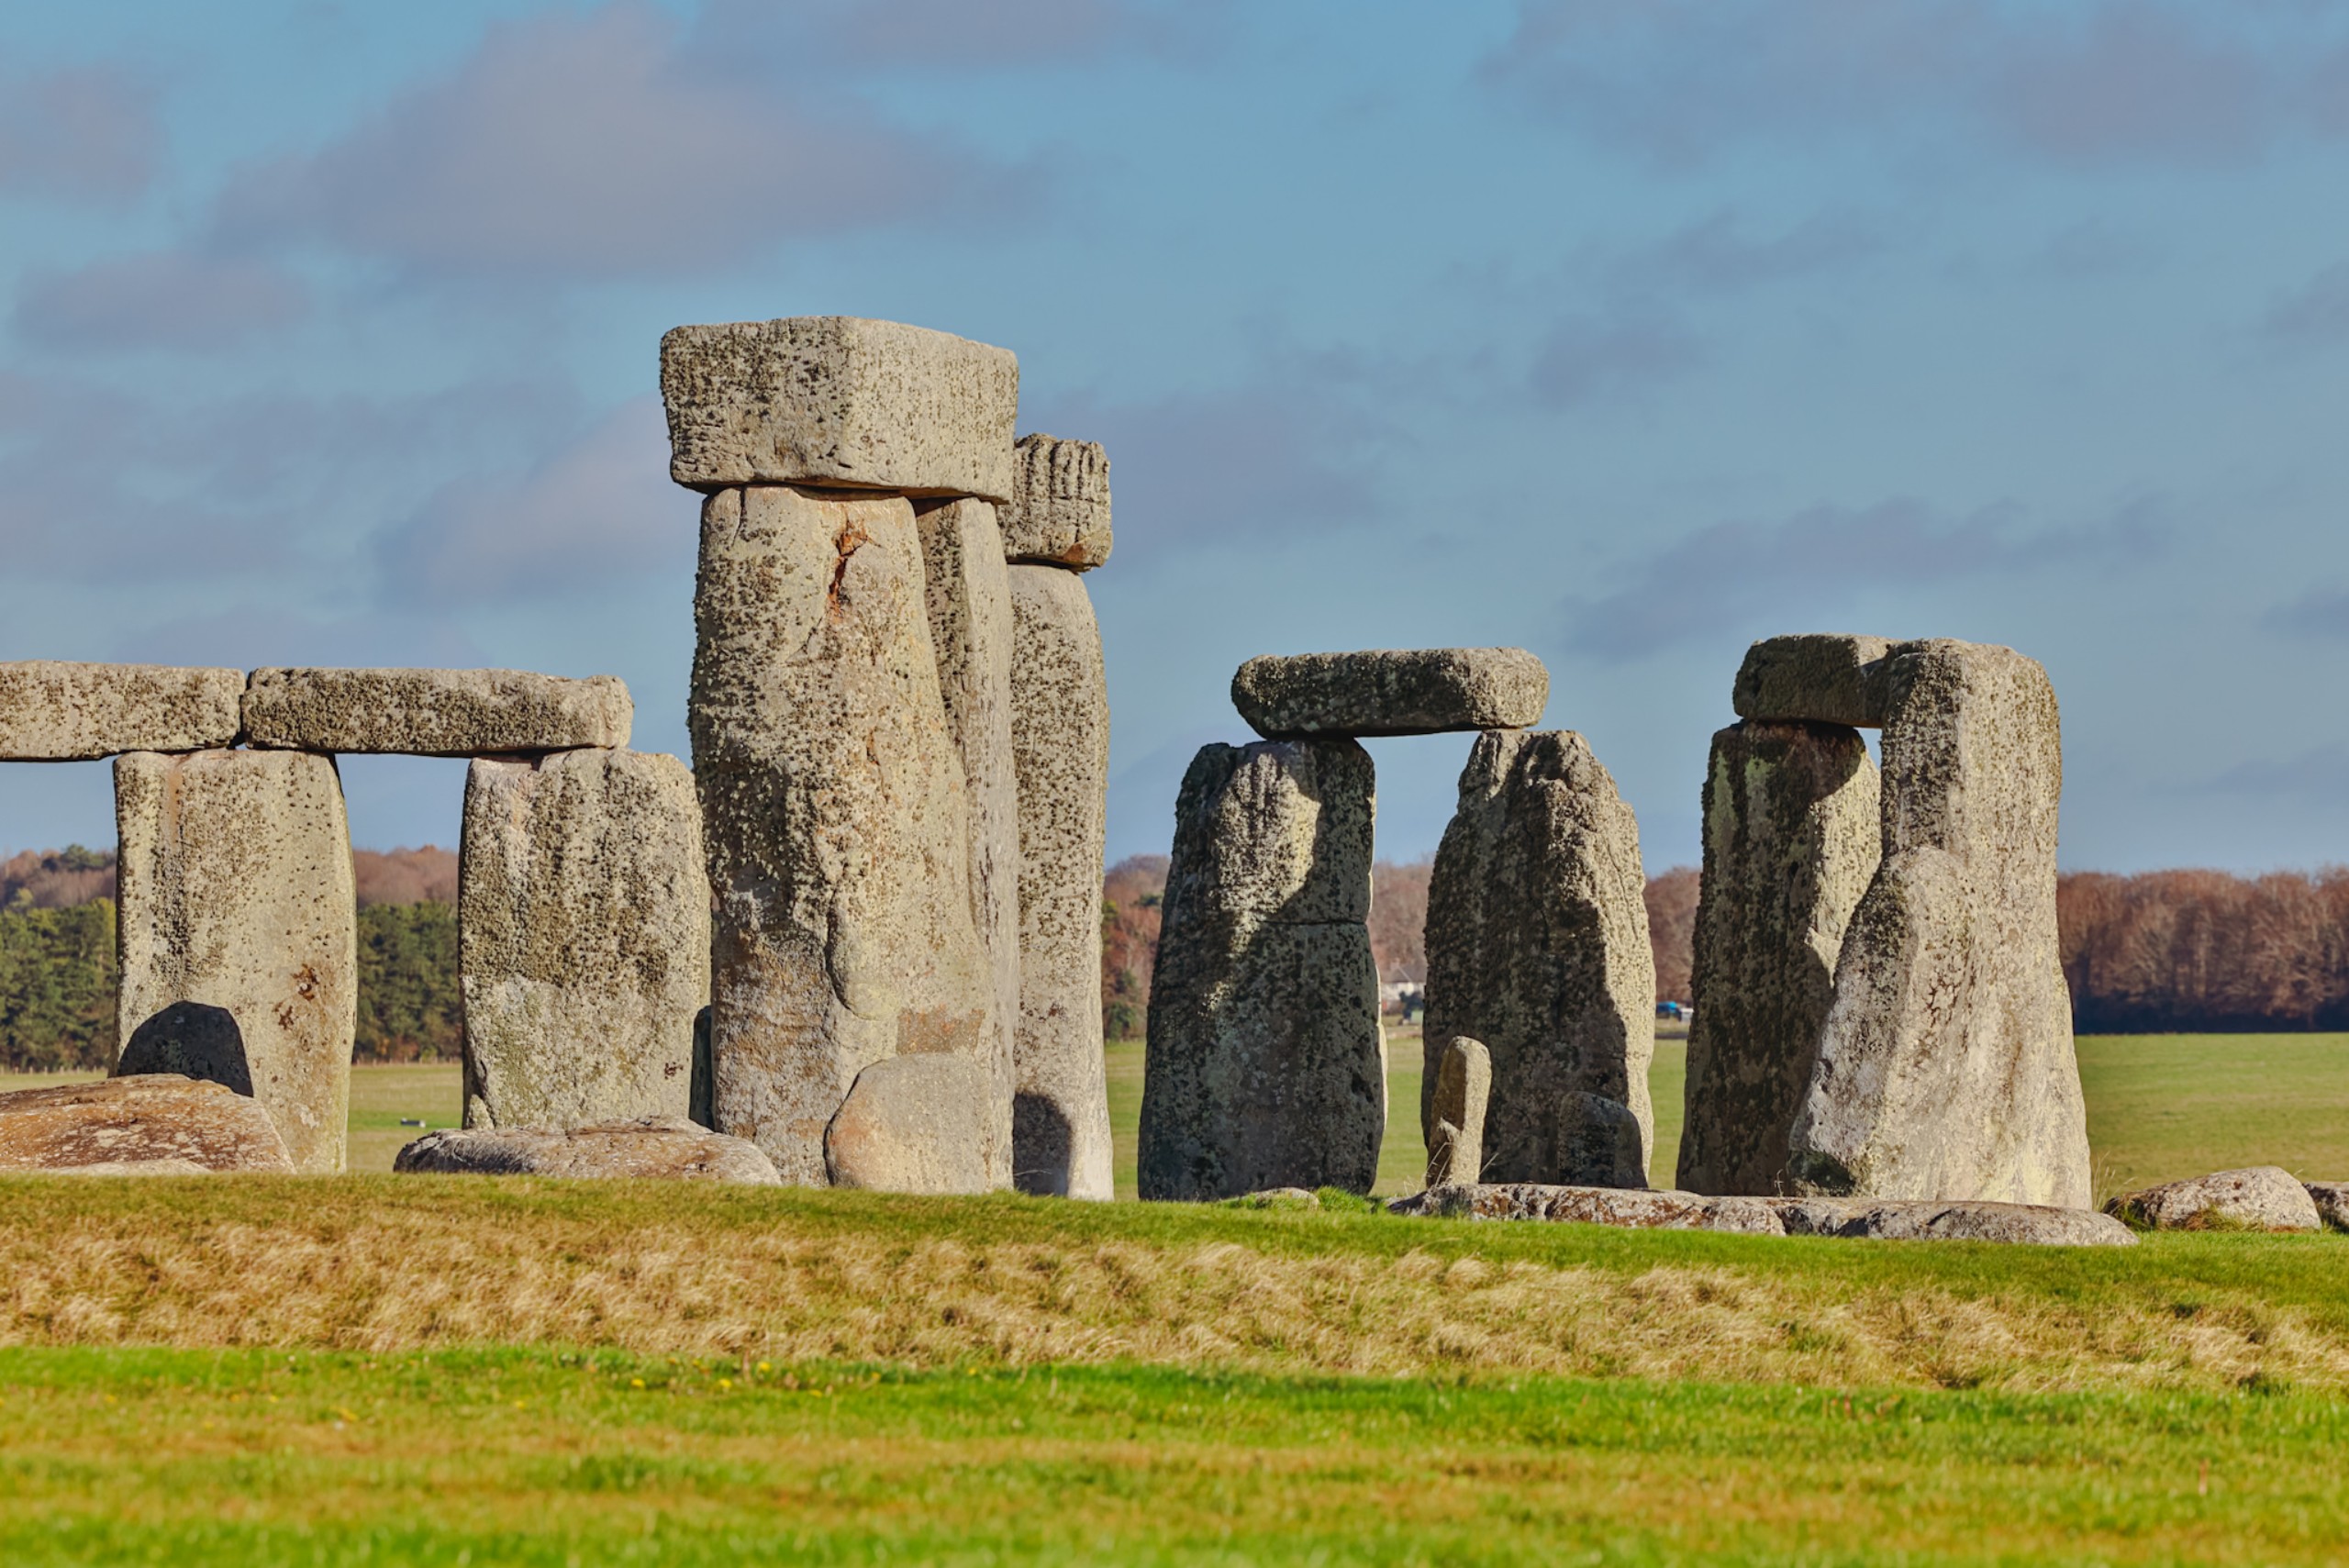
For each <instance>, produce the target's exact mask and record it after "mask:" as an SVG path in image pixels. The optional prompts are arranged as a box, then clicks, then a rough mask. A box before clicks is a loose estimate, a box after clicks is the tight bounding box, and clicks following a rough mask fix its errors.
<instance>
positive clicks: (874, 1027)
mask: <svg viewBox="0 0 2349 1568" xmlns="http://www.w3.org/2000/svg"><path fill="white" fill-rule="evenodd" d="M1007 446H1008V441H1007ZM926 592H927V589H926V582H925V573H924V567H923V562H922V551H921V544H920V539H919V537H918V531H917V529H916V528H915V523H914V512H913V506H912V504H911V503H910V502H908V501H906V500H904V499H902V498H899V497H881V496H875V497H873V498H870V499H857V498H843V497H840V496H828V495H813V494H810V493H808V492H806V491H802V490H796V489H791V488H788V487H771V486H770V487H757V488H751V489H747V490H723V491H719V492H718V494H716V495H712V496H710V497H709V499H708V501H707V503H706V504H705V505H704V506H703V509H702V550H701V574H700V580H699V584H698V586H697V589H696V596H695V601H694V613H695V619H696V625H697V627H698V628H699V632H700V639H699V643H698V645H697V647H696V651H695V656H694V684H693V699H692V706H691V720H692V728H693V740H694V775H695V782H696V784H697V785H698V786H699V789H700V793H701V801H702V825H703V832H704V835H705V838H706V840H707V848H708V855H709V866H710V882H711V885H712V888H713V891H714V893H715V895H716V899H717V919H716V935H715V944H714V951H713V957H712V963H711V1043H710V1052H711V1063H712V1069H713V1074H714V1078H715V1095H714V1103H715V1107H716V1112H717V1118H718V1126H719V1127H720V1128H721V1129H724V1130H726V1131H728V1132H729V1133H734V1134H737V1135H739V1136H741V1137H745V1138H749V1139H751V1140H753V1141H754V1142H756V1143H757V1144H758V1145H759V1147H760V1148H762V1149H763V1150H765V1151H766V1152H767V1154H768V1156H769V1158H771V1159H773V1160H774V1162H775V1167H776V1169H777V1170H779V1171H781V1172H782V1173H783V1176H784V1179H785V1181H788V1182H795V1183H801V1184H815V1185H820V1184H824V1183H825V1182H826V1181H827V1180H828V1179H829V1178H828V1176H827V1175H826V1172H825V1165H824V1129H825V1128H826V1127H827V1126H828V1125H829V1123H830V1122H831V1119H832V1116H833V1113H834V1112H836V1111H838V1110H839V1109H840V1108H841V1102H842V1101H843V1100H845V1099H847V1098H848V1094H849V1088H850V1086H851V1085H852V1084H854V1083H855V1082H856V1078H857V1074H859V1073H863V1071H864V1070H865V1069H866V1068H868V1067H870V1066H872V1065H873V1064H874V1062H881V1061H885V1060H886V1059H888V1058H890V1057H892V1056H896V1055H900V1054H906V1053H913V1052H920V1051H939V1052H946V1053H954V1054H960V1055H964V1056H968V1057H971V1058H973V1059H974V1061H979V1062H985V1061H987V1060H988V1059H989V1055H990V1052H991V1051H993V1049H994V1044H993V1042H994V1041H995V1040H996V1039H997V1036H996V1024H995V1009H996V990H995V987H996V975H995V972H994V969H993V967H992V966H991V964H990V963H989V962H988V958H987V953H986V949H985V944H984V943H983V942H982V941H981V940H980V939H979V934H978V931H977V929H976V928H975V927H974V923H973V921H972V917H971V909H972V901H971V892H970V874H971V851H970V822H971V813H970V803H969V792H968V789H967V787H966V785H965V784H964V781H963V761H962V758H961V756H960V755H959V753H958V752H957V751H956V750H955V747H954V741H953V737H952V734H951V733H950V731H949V729H948V726H947V720H946V707H945V700H944V698H943V696H942V695H941V692H940V689H939V677H938V660H937V656H936V652H935V650H934V649H933V647H932V644H931V641H930V617H929V611H928V607H927V602H926ZM988 1169H989V1171H990V1173H991V1174H990V1180H991V1182H993V1183H994V1184H997V1185H1008V1184H1009V1183H1010V1151H1009V1150H1008V1148H1007V1149H999V1150H991V1151H988Z"/></svg>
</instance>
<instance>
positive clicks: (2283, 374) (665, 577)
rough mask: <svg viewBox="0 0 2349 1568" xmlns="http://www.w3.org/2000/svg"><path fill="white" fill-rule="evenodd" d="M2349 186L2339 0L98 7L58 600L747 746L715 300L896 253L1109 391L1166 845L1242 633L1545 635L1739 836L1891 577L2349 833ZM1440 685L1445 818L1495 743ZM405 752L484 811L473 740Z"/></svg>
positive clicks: (1311, 641)
mask: <svg viewBox="0 0 2349 1568" xmlns="http://www.w3.org/2000/svg"><path fill="white" fill-rule="evenodd" d="M2344 190H2349V6H2342V5H2338V4H2331V3H2326V0H2230V4H2228V5H2226V6H2213V5H2210V4H2208V3H2207V0H2195V3H2183V0H2180V3H2165V0H2079V3H2074V4H2065V3H2060V0H2038V3H2034V4H2028V5H2025V4H2001V3H1999V0H1899V3H1887V0H1443V3H1442V4H1440V5H1439V4H1434V3H1432V0H1430V3H1423V4H1377V3H1374V0H1183V3H1179V4H1175V3H1168V4H1158V3H1152V0H996V3H994V4H985V5H982V4H973V3H969V0H869V3H859V0H708V3H706V4H699V5H696V4H689V3H685V0H676V3H673V4H659V3H655V0H618V3H613V4H588V5H547V4H544V3H543V0H478V3H473V4H464V5H459V4H453V3H450V0H404V3H403V4H401V5H399V6H382V5H340V4H301V3H291V0H286V3H272V0H216V3H214V4H210V5H206V6H186V5H184V4H178V3H172V4H160V3H159V4H137V3H128V0H74V3H72V4H70V5H69V4H64V3H62V0H28V3H26V4H20V5H15V6H7V7H5V8H0V584H5V599H0V603H5V605H6V613H5V617H0V659H33V658H51V659H84V660H128V661H141V662H168V663H224V664H235V665H241V666H246V667H251V666H257V665H263V664H441V665H475V664H485V665H499V666H508V667H517V668H524V669H533V670H541V671H547V672H550V673H562V674H574V675H586V674H593V673H613V674H618V675H620V676H622V677H624V678H625V679H626V680H627V681H628V683H629V687H630V689H631V691H632V692H633V693H634V695H635V698H636V704H637V724H636V744H637V745H638V746H639V747H640V748H642V749H646V750H655V751H675V752H678V753H680V754H684V753H685V752H686V751H687V745H686V740H685V698H686V682H687V673H688V666H689V662H690V658H691V652H692V637H693V632H692V594H693V570H694V557H695V551H696V498H695V497H694V496H693V495H691V494H689V493H688V492H685V491H683V490H680V489H678V488H676V487H675V486H674V485H672V484H670V483H669V482H668V479H667V475H666V463H667V450H666V441H665V438H664V434H663V429H662V420H661V413H660V406H659V401H658V396H657V390H656V364H657V347H658V343H659V339H660V336H661V334H662V331H664V330H665V329H666V328H670V327H672V326H674V325H677V324H679V323H681V322H707V321H727V320H743V319H756V318H764V317H781V316H801V315H853V316H867V317H885V318H889V319H894V320H900V321H908V322H914V323H917V324H919V325H921V326H925V327H934V328H942V329H945V330H948V331H952V332H956V333H960V334H962V335H963V336H966V337H971V338H975V339H981V340H984V341H985V342H989V343H995V344H999V345H1002V346H1004V347H1006V348H1008V349H1011V350H1014V351H1016V352H1017V353H1018V355H1019V361H1020V368H1021V410H1020V428H1021V429H1022V430H1023V431H1025V430H1047V431H1051V432H1052V433H1053V434H1056V435H1060V436H1063V437H1081V438H1085V439H1095V440H1099V441H1101V442H1103V443H1104V444H1105V445H1106V446H1107V448H1108V453H1109V457H1110V462H1111V465H1112V475H1111V477H1112V485H1113V489H1114V492H1115V507H1116V523H1117V541H1118V542H1117V550H1116V553H1115V554H1114V556H1113V557H1112V558H1111V560H1110V561H1109V562H1108V565H1106V566H1105V567H1103V568H1102V569H1101V570H1099V571H1097V572H1095V573H1090V574H1089V576H1088V578H1087V584H1088V585H1089V587H1090V588H1091V590H1092V593H1093V595H1094V603H1095V606H1096V607H1097V611H1098V614H1099V617H1100V620H1101V626H1102V634H1103V639H1104V644H1105V650H1106V654H1107V658H1108V671H1109V684H1110V702H1111V709H1112V714H1113V740H1112V757H1111V780H1110V820H1109V852H1110V855H1111V857H1112V858H1118V857H1121V856H1123V855H1126V854H1131V853H1137V852H1147V851H1163V850H1164V849H1165V847H1166V845H1167V841H1168V840H1169V839H1170V838H1171V836H1172V814H1173V806H1174V799H1175V786H1176V784H1177V782H1178V780H1179V779H1180V776H1181V773H1182V770H1183V767H1184V765H1185V763H1186V762H1187V761H1188V759H1189V757H1190V755H1191V754H1192V752H1193V751H1196V750H1197V748H1198V747H1199V746H1200V745H1202V744H1205V743H1207V742H1208V741H1213V740H1227V741H1239V740H1245V739H1247V738H1248V736H1247V731H1246V728H1245V726H1244V725H1242V724H1241V721H1240V719H1239V717H1238V716H1237V715H1236V714H1235V713H1234V712H1233V711H1232V709H1231V706H1230V700H1229V684H1230V676H1231V673H1232V671H1233V669H1234V668H1235V667H1236V666H1237V665H1238V664H1239V663H1240V662H1241V661H1242V660H1243V659H1246V658H1248V657H1249V656H1251V655H1253V654H1257V653H1265V652H1302V651H1316V650H1327V649H1348V648H1379V647H1426V646H1442V645H1462V644H1464V645H1502V644H1506V645H1517V646H1521V647H1525V648H1529V649H1531V650H1532V651H1534V652H1536V653H1538V654H1539V655H1540V656H1541V657H1542V659H1543V660H1544V661H1545V662H1547V663H1548V666H1549V669H1550V672H1551V697H1550V705H1549V710H1548V713H1547V716H1546V717H1545V720H1544V723H1545V725H1546V726H1548V727H1551V728H1572V729H1577V730H1580V731H1582V732H1583V733H1584V734H1586V736H1588V737H1589V739H1590V741H1591V744H1592V746H1593V748H1594V749H1595V750H1596V751H1597V752H1598V756H1599V758H1600V760H1601V761H1603V762H1605V763H1606V764H1607V765H1608V767H1609V770H1610V771H1611V772H1612V773H1613V774H1614V776H1615V778H1616V780H1617V782H1618V784H1619V785H1620V788H1621V790H1622V792H1623V794H1624V795H1625V797H1626V798H1627V799H1628V800H1629V801H1630V802H1631V805H1632V806H1633V807H1634V808H1635V810H1636V811H1637V813H1638V816H1639V819H1640V823H1641V830H1642V840H1643V850H1644V854H1645V859H1646V862H1647V864H1648V866H1649V868H1650V870H1651V871H1655V870H1660V869H1663V868H1664V867H1666V866H1670V865H1674V864H1680V863H1691V862H1695V861H1696V860H1697V859H1698V855H1699V852H1700V846H1699V842H1698V792H1699V790H1700V788H1701V785H1702V782H1703V776H1704V768H1705V756H1706V747H1707V742H1708V739H1709V736H1710V734H1711V732H1712V731H1713V730H1714V729H1715V728H1719V727H1720V726H1721V725H1724V724H1727V723H1729V722H1731V718H1732V717H1733V716H1732V715H1731V712H1730V707H1729V695H1730V682H1731V676H1732V675H1733V674H1734V673H1735V671H1736V668H1737V664H1738V661H1739V659H1740V657H1741V655H1742V651H1743V650H1744V648H1745V646H1746V644H1747V643H1748V642H1750V641H1751V640H1753V639H1755V638H1759V637H1765V636H1769V635H1773V634H1776V633H1782V632H1790V631H1812V630H1820V631H1856V632H1869V633H1875V634H1878V635H1885V636H1891V637H1929V636H1946V637H1957V638H1965V639H1972V640H1976V641H1984V642H1995V643H2005V644H2008V645H2010V646H2012V647H2015V648H2018V649H2020V650H2021V651H2024V652H2026V653H2028V654H2030V655H2032V657H2034V658H2037V659H2039V660H2041V661H2042V662H2044V664H2045V665H2046V667H2047V669H2048V671H2049V673H2050V675H2051V676H2052V677H2053V679H2054V684H2055V689H2056V692H2057V694H2058V697H2059V699H2060V701H2061V703H2062V707H2063V717H2064V729H2065V762H2066V770H2065V785H2066V787H2065V799H2064V810H2063V835H2062V851H2061V853H2062V860H2063V863H2064V864H2065V867H2067V868H2069V869H2102V870H2113V871H2134V870H2142V869H2148V868H2154V867H2162V866H2175V865H2214V866H2223V867H2230V868H2235V869H2242V870H2258V869H2266V868H2275V867H2305V866H2315V865H2319V864H2324V863H2332V862H2349V703H2344V702H2343V701H2341V700H2339V699H2338V696H2337V694H2338V693H2339V692H2341V690H2342V689H2343V686H2344V684H2349V528H2343V515H2344V508H2349V421H2344V415H2345V414H2349V200H2344V199H2343V193H2344ZM2328 694H2336V695H2328ZM1373 751H1374V753H1375V756H1376V758H1377V762H1378V767H1379V817H1378V831H1379V835H1380V840H1379V841H1380V849H1381V852H1382V853H1384V854H1386V855H1388V856H1391V857H1393V858H1397V859H1409V858H1412V857H1414V856H1417V855H1420V854H1424V853H1427V852H1429V851H1432V850H1433V849H1434V847H1435V845H1436V842H1437V840H1438V839H1439V837H1440V836H1441V834H1442V829H1443V825H1444V822H1445V820H1446V819H1447V818H1448V817H1449V815H1450V812H1451V808H1452V804H1453V789H1454V783H1455V780H1456V777H1457V774H1458V772H1459V769H1460V767H1461V765H1462V763H1463V762H1464V761H1465V759H1466V756H1467V751H1468V739H1467V738H1466V737H1464V736H1457V735H1453V736H1437V737H1430V738H1420V739H1410V740H1386V741H1379V742H1375V743H1374V744H1373ZM344 778H345V783H346V786H347V788H348V791H349V794H350V797H351V818H352V834H353V838H354V840H356V841H357V842H358V843H360V844H361V845H362V847H391V846H394V845H407V844H417V843H425V842H437V843H441V844H452V843H453V842H454V841H455V835H456V818H457V812H458V803H459V799H460V796H461V794H462V763H451V762H419V761H409V760H399V759H358V758H354V759H349V760H346V762H345V763H344ZM112 837H113V826H112V805H111V790H110V788H109V785H108V780H107V775H106V771H105V767H104V765H103V764H89V765H72V766H32V765H26V766H13V767H0V849H9V850H13V849H18V848H24V847H39V846H48V845H55V844H61V843H64V842H67V841H69V840H79V841H83V842H86V843H91V844H104V843H110V842H112Z"/></svg>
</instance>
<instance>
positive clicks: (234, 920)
mask: <svg viewBox="0 0 2349 1568" xmlns="http://www.w3.org/2000/svg"><path fill="white" fill-rule="evenodd" d="M114 787H115V825H116V829H117V834H118V836H119V843H120V846H121V851H120V852H121V860H120V863H119V869H118V871H117V878H118V885H119V889H120V896H121V913H120V921H121V925H120V936H119V942H120V951H121V957H122V989H121V993H120V997H119V1003H118V1010H117V1018H118V1021H119V1028H120V1031H121V1032H120V1035H119V1037H118V1038H119V1039H120V1040H121V1042H122V1043H121V1047H120V1051H119V1054H118V1056H117V1061H116V1063H115V1071H116V1073H118V1074H121V1075H123V1076H129V1075H132V1074H136V1073H186V1074H187V1075H188V1076H189V1077H192V1078H208V1079H210V1080H212V1081H213V1082H215V1083H220V1084H228V1087H230V1088H231V1089H234V1090H236V1091H238V1092H239V1093H240V1094H250V1095H252V1096H253V1097H254V1098H255V1099H257V1100H259V1101H260V1102H261V1106H262V1109H263V1110H265V1111H267V1112H268V1113H269V1117H270V1119H271V1120H272V1121H273V1122H274V1123H276V1125H277V1131H278V1135H279V1136H280V1137H282V1138H283V1139H284V1140H285V1148H286V1152H287V1153H288V1154H290V1155H291V1156H292V1158H293V1161H294V1165H295V1169H296V1170H298V1171H302V1172H304V1173H319V1172H327V1173H331V1172H336V1171H340V1170H341V1169H342V1167H343V1145H344V1140H345V1132H346V1129H347V1127H348V1125H349V1122H350V1119H351V1039H352V1035H353V1033H354V1032H355V1030H356V1029H357V1025H358V968H359V964H358V916H357V912H356V906H355V902H354V893H353V888H352V884H351V828H350V825H349V822H348V821H347V819H346V818H345V817H344V815H343V806H342V784H341V781H340V779H338V778H337V777H336V774H335V769H334V760H333V759H332V758H330V757H321V756H317V755H314V754H312V753H309V752H305V751H197V752H195V753H193V754H191V755H187V756H178V757H167V756H159V755H157V754H155V753H153V752H150V751H135V752H132V753H130V754H129V755H128V756H124V757H117V759H115V764H114Z"/></svg>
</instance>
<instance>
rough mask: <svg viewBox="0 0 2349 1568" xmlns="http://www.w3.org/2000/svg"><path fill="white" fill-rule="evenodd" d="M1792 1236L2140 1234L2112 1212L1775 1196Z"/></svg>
mask: <svg viewBox="0 0 2349 1568" xmlns="http://www.w3.org/2000/svg"><path fill="white" fill-rule="evenodd" d="M1771 1202H1772V1207H1775V1208H1776V1210H1777V1211H1778V1218H1779V1219H1780V1220H1781V1221H1782V1222H1783V1223H1784V1224H1785V1226H1786V1228H1787V1235H1789V1236H1855V1237H1864V1238H1866V1239H1869V1240H1880V1241H2007V1242H2020V1243H2024V1244H2028V1245H2032V1246H2042V1247H2133V1246H2135V1245H2136V1244H2137V1238H2136V1237H2135V1236H2133V1235H2132V1234H2131V1233H2130V1230H2129V1228H2128V1227H2127V1226H2125V1225H2123V1224H2121V1222H2120V1221H2119V1220H2117V1219H2115V1218H2112V1217H2111V1216H2110V1215H2104V1214H2099V1213H2097V1212H2095V1211H2094V1210H2093V1209H2086V1208H2054V1207H2047V1206H2045V1205H2042V1204H2021V1203H1971V1202H1961V1203H1936V1202H1932V1201H1931V1200H1912V1201H1909V1202H1887V1203H1868V1202H1864V1201H1863V1202H1854V1201H1852V1200H1849V1199H1837V1198H1777V1199H1773V1200H1771Z"/></svg>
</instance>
